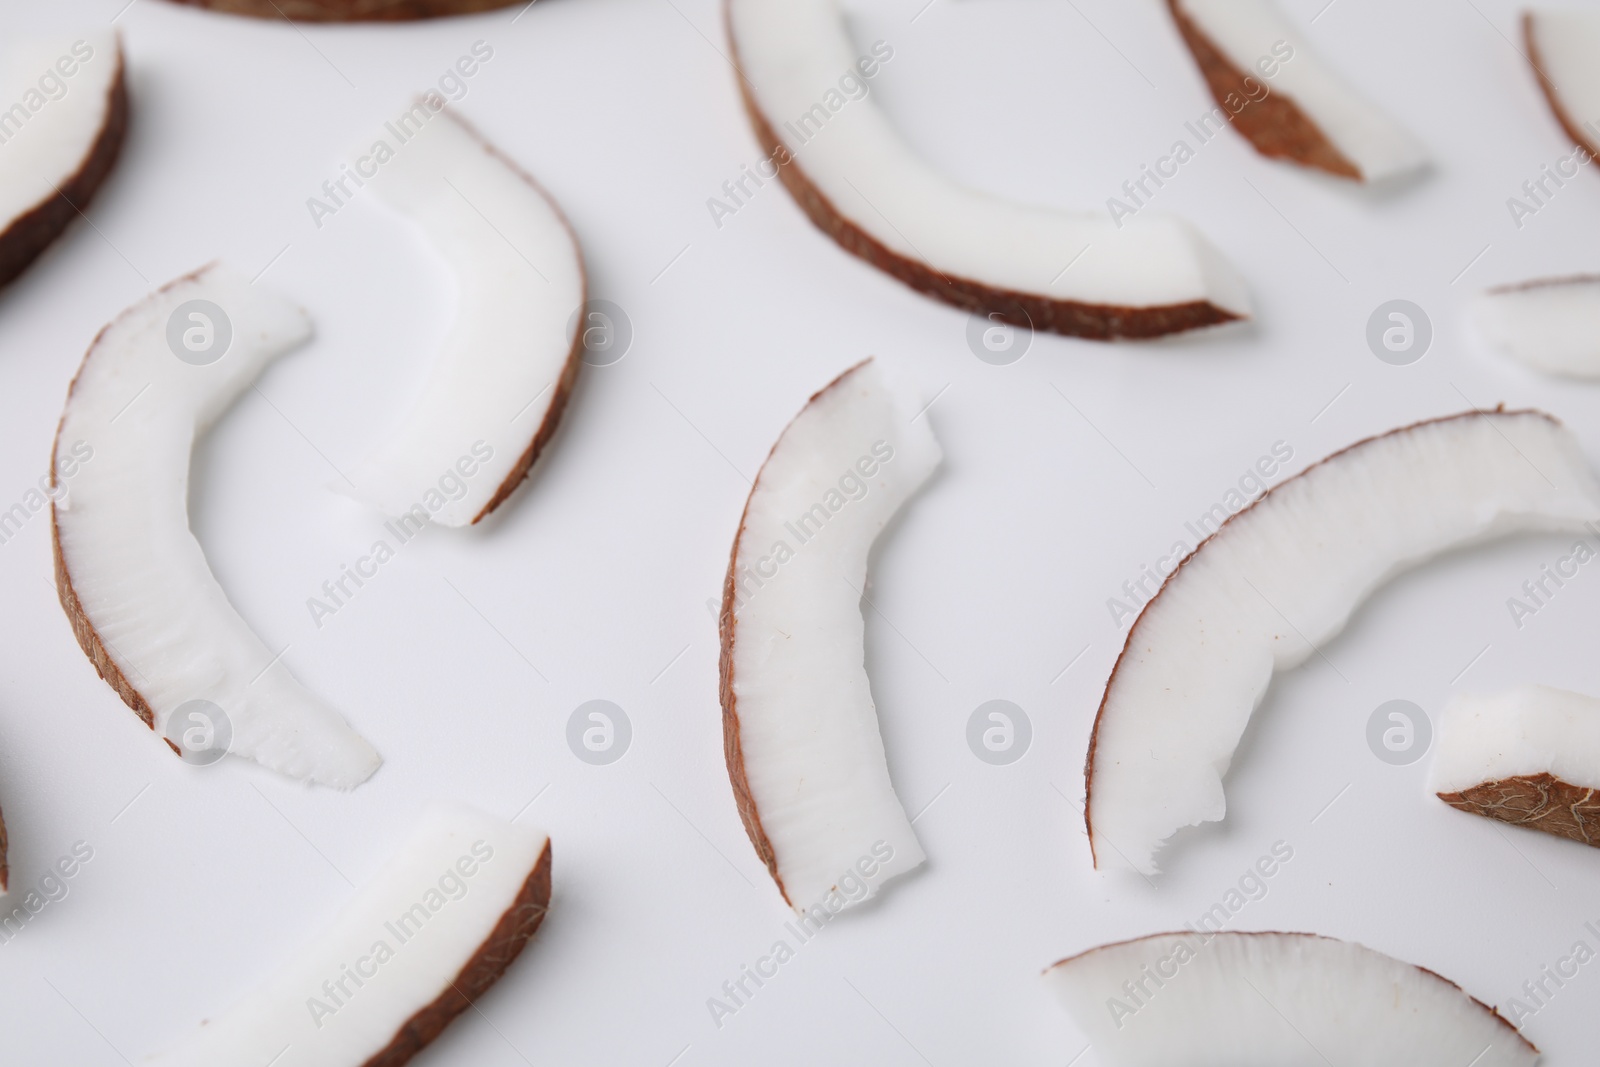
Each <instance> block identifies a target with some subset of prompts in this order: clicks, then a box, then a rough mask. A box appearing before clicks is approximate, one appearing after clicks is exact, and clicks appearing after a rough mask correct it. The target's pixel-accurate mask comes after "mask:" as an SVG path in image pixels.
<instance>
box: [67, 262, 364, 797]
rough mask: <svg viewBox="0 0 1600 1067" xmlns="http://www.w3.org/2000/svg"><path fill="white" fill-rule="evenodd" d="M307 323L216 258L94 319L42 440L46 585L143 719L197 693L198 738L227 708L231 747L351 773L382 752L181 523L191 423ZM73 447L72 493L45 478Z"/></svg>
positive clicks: (233, 395) (228, 396) (164, 725)
mask: <svg viewBox="0 0 1600 1067" xmlns="http://www.w3.org/2000/svg"><path fill="white" fill-rule="evenodd" d="M310 334H311V323H310V320H308V319H307V318H306V315H305V313H304V312H303V311H301V310H300V309H299V308H298V307H295V306H294V305H293V304H291V303H289V302H288V301H286V300H284V299H283V298H282V297H279V296H276V295H273V294H271V293H269V292H267V291H266V290H264V289H262V288H260V287H258V286H255V285H252V284H251V282H250V279H249V278H247V277H245V276H244V275H242V274H239V273H238V272H236V271H234V270H231V269H229V268H227V267H223V266H219V265H215V264H213V265H212V266H208V267H205V268H204V269H202V270H200V271H198V272H196V273H194V274H191V275H188V276H186V277H183V278H179V279H178V280H177V281H175V282H172V283H170V284H169V285H167V286H165V287H164V288H162V289H160V290H159V291H157V292H155V293H153V294H151V295H150V296H149V297H147V298H145V299H144V300H143V301H141V302H140V303H138V304H135V305H134V306H133V307H131V308H129V309H128V310H127V311H124V312H123V313H122V314H121V315H120V316H118V317H117V319H116V320H115V321H113V322H112V323H111V324H110V325H109V326H107V327H106V328H105V329H103V330H101V331H100V335H99V336H98V337H97V338H95V342H94V344H93V345H92V346H91V347H90V348H89V352H88V354H87V355H85V356H84V357H83V365H82V366H81V367H80V368H79V370H78V375H77V377H76V378H75V379H73V382H72V387H71V389H70V390H69V391H68V393H67V403H66V408H65V409H64V410H63V411H62V414H61V424H60V427H59V428H58V429H57V431H56V442H55V447H54V449H53V452H52V458H51V471H52V475H51V481H52V487H53V495H54V496H55V497H56V499H55V502H54V503H53V504H52V522H51V528H52V535H53V538H54V547H55V567H56V588H57V591H58V593H59V594H60V597H61V606H62V607H63V608H65V609H66V612H67V618H68V619H69V620H70V621H71V623H72V629H73V632H74V633H75V634H76V635H77V638H78V644H79V645H81V646H82V647H83V650H84V652H85V653H86V654H87V655H88V657H89V659H90V661H91V662H93V663H94V666H95V670H97V671H99V672H100V676H101V677H102V678H104V679H105V680H106V681H107V682H108V683H109V684H110V685H111V687H112V688H113V689H115V690H116V691H117V694H118V695H119V696H121V697H122V699H123V700H124V701H125V702H126V703H127V704H128V706H129V707H131V708H133V710H134V711H135V712H137V713H138V715H139V718H140V719H141V720H143V721H144V723H145V725H146V726H149V727H151V728H152V729H154V730H158V731H160V732H161V733H162V734H163V735H164V736H168V737H170V734H171V730H169V726H170V725H171V724H169V718H170V717H171V716H172V715H173V713H174V712H175V711H178V710H180V709H184V708H185V706H186V705H187V710H185V711H184V715H183V716H182V722H181V723H180V725H182V726H184V727H187V722H188V719H189V717H190V716H191V715H192V714H194V710H193V709H195V708H196V707H200V708H203V709H204V710H205V714H204V716H203V717H204V718H205V719H206V720H207V721H206V723H205V727H206V729H207V730H208V733H207V734H206V736H205V738H204V742H203V744H204V745H213V744H214V745H220V744H221V743H222V742H221V740H219V737H221V736H223V735H222V734H219V733H218V732H217V731H219V730H220V729H221V728H222V724H223V723H224V722H225V723H226V724H227V727H228V728H229V732H231V736H232V741H231V745H230V746H229V747H228V749H227V751H229V752H231V753H233V754H234V755H239V756H244V757H247V758H249V759H253V760H255V761H256V762H257V763H260V764H263V765H264V766H267V767H271V768H272V769H273V770H275V771H279V772H281V773H283V774H287V775H290V776H291V777H295V778H304V779H308V780H310V781H313V782H319V783H322V784H324V785H332V786H337V787H340V788H349V787H351V786H354V785H357V784H359V783H361V782H363V781H365V780H366V779H367V778H368V777H370V776H371V775H372V772H373V771H375V770H376V769H377V768H378V764H379V762H380V761H379V759H378V754H377V753H376V752H374V751H373V750H372V746H370V745H369V744H367V742H366V741H364V740H363V739H362V738H361V737H359V736H358V735H357V734H356V733H355V732H354V731H352V730H351V729H350V727H349V726H348V725H346V724H345V721H344V719H343V718H342V717H341V716H340V715H339V713H338V712H337V711H335V710H334V709H333V708H331V707H330V706H328V705H327V704H326V703H324V702H323V701H321V700H320V699H318V698H317V697H315V696H313V695H312V694H311V693H309V692H308V691H307V690H306V689H305V688H304V687H302V686H301V685H300V683H299V682H297V681H295V680H294V678H293V677H292V676H291V675H290V673H289V670H288V668H287V667H285V666H284V664H283V661H282V657H281V654H279V655H274V653H273V652H272V651H271V650H269V649H268V648H267V646H266V645H265V644H263V643H262V641H261V639H260V638H259V637H257V636H256V634H255V633H254V631H252V630H251V629H250V627H249V625H248V624H247V623H246V622H245V621H244V620H243V619H241V618H240V617H239V614H238V612H237V611H235V610H234V608H233V605H232V604H230V603H229V602H228V598H227V595H226V594H225V593H224V592H223V591H222V588H221V586H219V585H218V584H217V580H216V578H215V577H214V576H213V575H212V573H211V568H210V566H209V565H208V564H207V563H206V557H205V552H204V551H203V550H202V549H201V547H200V543H199V542H198V541H196V540H195V538H194V535H193V534H192V533H191V532H190V530H189V511H188V493H189V466H190V453H191V451H192V449H193V447H194V443H195V440H196V438H197V437H198V436H199V435H201V434H202V433H204V432H205V430H206V429H207V428H208V427H209V426H210V425H211V424H212V423H213V422H214V421H215V420H216V419H217V418H219V417H220V416H221V415H222V414H223V412H224V411H226V410H227V409H228V408H229V407H230V406H231V405H232V404H233V402H234V401H235V400H236V399H237V398H238V397H239V396H240V394H242V393H243V392H244V391H245V390H247V389H249V388H250V387H251V385H252V384H253V383H254V382H255V380H256V377H257V376H258V375H259V374H260V373H261V371H262V370H263V369H264V368H265V367H266V366H267V364H268V363H270V362H271V361H272V360H273V359H275V358H276V357H277V356H279V355H281V354H282V353H284V352H287V351H289V350H291V349H293V348H296V347H298V346H299V345H300V344H302V343H303V342H304V341H305V340H306V338H307V337H309V336H310ZM179 353H182V355H180V354H179ZM69 457H71V458H72V459H73V460H74V461H76V462H77V464H78V465H77V472H76V474H75V475H74V477H73V479H72V484H71V491H70V493H69V492H65V491H54V490H57V489H60V487H58V486H57V484H56V472H59V471H60V470H61V466H60V464H61V463H63V462H66V461H67V460H68V458H69ZM196 701H204V702H206V703H205V704H203V705H197V704H195V703H193V702H196ZM219 719H220V720H221V721H220V722H219V721H216V720H219ZM185 734H187V729H185ZM167 743H168V744H169V745H171V746H172V748H173V750H174V751H175V752H179V749H178V746H177V745H175V744H173V742H172V741H171V740H168V742H167ZM179 754H180V755H183V754H184V753H183V752H179ZM196 754H197V755H199V756H201V757H202V758H204V757H205V756H206V755H207V753H204V752H200V753H196Z"/></svg>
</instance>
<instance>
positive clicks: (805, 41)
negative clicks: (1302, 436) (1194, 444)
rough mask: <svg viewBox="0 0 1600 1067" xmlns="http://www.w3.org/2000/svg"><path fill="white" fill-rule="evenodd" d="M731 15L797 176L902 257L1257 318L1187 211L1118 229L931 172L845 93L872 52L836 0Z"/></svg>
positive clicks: (982, 274)
mask: <svg viewBox="0 0 1600 1067" xmlns="http://www.w3.org/2000/svg"><path fill="white" fill-rule="evenodd" d="M728 14H729V25H730V27H731V28H732V34H733V39H734V43H735V46H736V48H737V50H738V60H739V64H740V66H741V69H742V70H743V71H744V73H745V75H746V76H747V77H748V79H749V81H750V83H752V84H750V85H747V86H746V88H748V89H749V90H750V91H751V92H752V93H754V95H755V99H756V100H757V102H758V104H759V107H760V110H761V112H762V113H763V114H764V115H765V117H766V118H767V121H768V123H769V124H770V125H771V126H772V129H773V131H774V133H775V134H776V135H777V136H778V137H779V138H780V139H781V140H782V141H783V142H784V145H785V146H786V147H787V148H788V150H789V151H790V152H791V153H793V155H794V158H795V160H796V161H797V163H798V165H799V167H800V169H801V171H802V172H804V174H805V175H806V177H807V178H809V179H810V180H811V182H812V184H814V185H815V186H816V187H817V189H818V190H820V191H821V193H822V194H823V196H825V197H826V198H827V199H828V201H829V202H830V203H831V204H832V205H833V207H834V208H835V210H836V211H838V212H839V213H840V214H841V215H843V216H844V217H845V218H847V219H848V220H849V221H850V222H852V223H853V224H854V225H855V226H857V227H858V228H859V229H861V230H863V231H865V232H866V233H868V234H870V235H871V236H872V237H873V238H874V239H876V240H877V241H879V242H880V243H882V244H883V245H885V246H886V247H888V248H889V249H891V250H892V251H894V252H895V253H897V254H899V255H900V256H903V257H905V258H907V259H912V260H919V261H922V262H925V263H927V264H928V265H929V266H931V267H933V268H934V269H935V270H937V271H939V272H941V273H943V274H945V275H947V276H950V277H955V278H966V279H969V280H972V281H976V282H979V283H982V284H985V285H988V286H991V287H995V288H1000V289H1009V290H1015V291H1018V292H1023V293H1031V294H1036V295H1040V296H1044V297H1048V298H1050V299H1053V300H1063V301H1079V302H1082V303H1088V304H1107V305H1116V306H1122V307H1133V308H1139V307H1156V306H1163V305H1169V304H1182V303H1187V302H1190V301H1209V302H1210V303H1212V304H1214V305H1216V306H1218V307H1220V308H1224V309H1226V310H1228V311H1231V312H1234V313H1235V314H1237V315H1240V316H1246V315H1248V314H1249V310H1250V302H1249V296H1248V294H1247V292H1246V290H1245V285H1244V282H1243V280H1242V279H1241V278H1240V277H1239V276H1238V275H1237V273H1236V272H1235V271H1234V270H1233V268H1232V267H1231V266H1230V265H1229V264H1228V263H1227V262H1226V261H1225V260H1223V258H1222V257H1221V255H1220V254H1219V253H1218V252H1216V250H1215V249H1213V248H1212V246H1211V245H1210V244H1209V243H1208V242H1207V241H1206V240H1205V238H1203V237H1201V236H1200V234H1199V233H1198V232H1197V231H1196V230H1195V229H1193V228H1192V227H1191V226H1189V224H1188V223H1186V222H1184V221H1183V220H1181V219H1177V218H1174V217H1171V216H1164V215H1157V214H1152V213H1147V212H1141V213H1140V214H1138V215H1137V216H1135V217H1133V218H1129V219H1124V220H1123V225H1122V228H1121V229H1118V228H1117V226H1116V224H1115V223H1114V222H1112V221H1111V219H1110V218H1109V217H1108V216H1106V215H1105V214H1103V213H1100V212H1068V211H1061V210H1057V209H1053V208H1046V207H1035V206H1031V205H1024V204H1016V203H1012V202H1009V201H1006V200H1004V199H1001V198H999V197H996V196H990V195H988V194H985V193H981V192H976V191H973V190H970V189H965V188H962V187H961V186H959V185H956V184H955V183H954V182H952V181H950V180H949V179H947V178H945V177H943V176H942V175H940V174H938V173H936V172H935V171H934V170H932V169H931V168H930V167H928V165H927V164H926V163H924V162H923V161H922V160H921V159H919V158H918V157H917V156H916V154H915V153H914V152H913V151H912V150H911V148H910V147H909V146H908V145H907V144H906V143H905V142H904V141H903V140H902V139H901V138H900V135H899V134H898V133H896V132H895V130H894V127H893V126H892V125H891V124H890V122H889V120H888V118H887V117H886V116H885V115H884V113H883V112H882V111H880V110H879V109H878V106H877V103H876V102H875V101H874V100H873V99H872V97H871V96H870V95H867V96H865V97H864V98H862V99H859V100H846V98H845V97H844V95H843V94H842V93H841V92H840V90H839V81H840V78H841V77H842V76H844V75H845V74H846V73H855V74H857V75H858V77H857V82H858V83H860V82H861V79H860V78H859V71H857V69H856V62H857V60H858V59H859V58H860V57H861V56H862V55H863V54H864V51H865V50H861V49H858V48H857V47H856V46H855V45H854V44H853V43H852V42H851V40H850V38H849V36H848V34H847V33H846V30H845V26H844V21H843V18H842V15H841V14H840V11H839V8H838V5H837V3H836V2H835V0H732V2H731V3H730V5H729V8H728ZM863 84H864V83H863ZM813 108H820V109H821V113H822V114H824V115H825V116H826V121H824V122H822V123H821V126H822V128H821V131H820V132H819V133H816V134H815V135H814V136H811V139H810V140H807V141H805V142H804V143H803V144H802V143H801V141H800V140H799V139H798V138H797V137H796V135H795V130H796V129H800V128H801V125H800V120H801V118H802V116H806V115H808V114H810V115H812V116H813V117H812V118H811V119H810V120H809V122H808V123H806V124H805V126H804V128H805V129H806V130H808V131H809V130H811V129H814V128H815V126H816V125H817V123H818V121H819V120H818V119H817V118H816V115H817V114H818V113H817V112H814V111H813V110H812V109H813ZM1085 248H1087V249H1088V251H1087V252H1085V251H1084V249H1085ZM1080 254H1081V255H1082V257H1083V258H1082V260H1081V261H1080V262H1078V263H1077V264H1076V265H1075V266H1073V268H1072V270H1070V271H1066V270H1064V268H1066V266H1067V265H1068V264H1069V263H1072V262H1073V260H1074V259H1075V258H1076V257H1078V256H1079V255H1080Z"/></svg>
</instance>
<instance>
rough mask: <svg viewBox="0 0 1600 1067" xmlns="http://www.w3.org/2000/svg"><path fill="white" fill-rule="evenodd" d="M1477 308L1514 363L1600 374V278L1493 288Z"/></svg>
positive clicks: (1484, 327) (1488, 335) (1491, 337)
mask: <svg viewBox="0 0 1600 1067" xmlns="http://www.w3.org/2000/svg"><path fill="white" fill-rule="evenodd" d="M1596 54H1597V55H1600V52H1597V53H1596ZM1595 114H1596V115H1597V116H1600V110H1596V112H1595ZM1476 313H1477V314H1476V318H1477V324H1478V329H1479V330H1480V331H1481V332H1482V334H1483V336H1484V338H1485V339H1486V340H1487V341H1488V342H1489V343H1490V344H1492V345H1493V346H1494V347H1496V348H1498V349H1500V350H1502V351H1504V352H1507V353H1509V354H1510V355H1511V357H1512V358H1514V359H1516V360H1517V361H1518V362H1520V363H1526V364H1527V365H1528V366H1530V367H1533V368H1534V369H1536V370H1541V371H1545V372H1547V373H1550V374H1562V375H1567V376H1569V377H1574V378H1597V377H1600V277H1577V278H1554V279H1549V280H1543V281H1535V282H1528V283H1525V284H1522V285H1514V286H1507V287H1505V288H1502V289H1491V290H1490V291H1489V292H1487V293H1485V294H1483V295H1482V296H1481V297H1479V298H1478V301H1477V308H1476Z"/></svg>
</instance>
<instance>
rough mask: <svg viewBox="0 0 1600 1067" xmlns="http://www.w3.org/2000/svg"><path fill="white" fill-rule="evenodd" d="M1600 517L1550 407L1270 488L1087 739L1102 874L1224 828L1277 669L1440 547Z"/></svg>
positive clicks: (1148, 618)
mask: <svg viewBox="0 0 1600 1067" xmlns="http://www.w3.org/2000/svg"><path fill="white" fill-rule="evenodd" d="M1596 519H1600V484H1597V483H1596V482H1595V479H1594V476H1593V475H1592V474H1591V473H1590V471H1589V468H1588V465H1587V464H1586V462H1585V460H1584V457H1583V454H1582V453H1581V452H1580V451H1579V448H1578V444H1577V441H1576V440H1575V439H1574V438H1573V437H1572V435H1571V434H1570V433H1569V432H1568V431H1567V430H1566V429H1565V428H1563V427H1562V426H1561V425H1560V424H1559V423H1558V422H1556V421H1555V420H1554V419H1552V418H1550V417H1549V416H1548V415H1545V414H1543V413H1540V412H1508V413H1501V412H1468V413H1466V414H1463V415H1457V416H1453V417H1449V418H1444V419H1437V420H1432V421H1429V422H1423V423H1418V424H1417V425H1415V426H1408V427H1405V428H1402V429H1399V430H1395V431H1392V432H1390V433H1387V434H1384V435H1382V436H1380V437H1375V438H1372V439H1369V440H1367V441H1363V442H1361V443H1359V444H1356V445H1353V446H1351V447H1350V448H1347V449H1345V450H1344V451H1342V452H1338V453H1335V454H1334V455H1332V456H1330V457H1329V458H1327V459H1325V460H1323V461H1322V462H1321V463H1318V464H1315V465H1313V466H1312V467H1310V468H1309V469H1307V470H1306V471H1304V472H1302V473H1301V474H1299V475H1297V476H1296V477H1294V478H1291V479H1290V480H1288V481H1286V482H1283V483H1281V484H1279V485H1278V486H1276V487H1275V488H1273V489H1272V490H1270V491H1269V492H1268V493H1267V494H1266V495H1265V496H1263V497H1262V498H1261V499H1259V500H1258V501H1256V503H1255V504H1254V505H1252V506H1250V507H1249V508H1247V509H1245V510H1244V511H1242V512H1240V513H1238V514H1237V515H1235V516H1234V517H1233V518H1232V520H1230V521H1228V522H1226V523H1225V524H1224V525H1223V526H1222V528H1221V530H1220V531H1218V532H1217V533H1216V534H1215V535H1214V536H1212V537H1210V538H1209V539H1207V540H1206V541H1204V542H1202V543H1201V545H1200V547H1199V548H1197V549H1196V550H1195V551H1194V552H1193V553H1191V554H1190V555H1189V556H1188V558H1187V559H1185V560H1184V562H1183V563H1182V564H1180V566H1179V568H1178V569H1177V570H1176V571H1175V572H1173V574H1172V575H1171V576H1170V577H1169V578H1168V579H1167V580H1166V582H1165V583H1164V584H1163V585H1162V587H1161V590H1160V592H1159V593H1158V594H1157V595H1156V596H1155V597H1154V598H1153V599H1152V600H1151V601H1150V602H1149V603H1148V604H1146V605H1145V607H1144V610H1143V611H1142V612H1141V613H1140V615H1139V618H1138V619H1137V620H1136V621H1135V622H1134V624H1133V627H1132V629H1131V630H1130V632H1129V634H1128V640H1127V644H1126V645H1125V646H1124V648H1123V652H1122V655H1121V657H1120V658H1119V659H1118V661H1117V665H1116V667H1115V668H1114V669H1113V671H1112V674H1111V678H1110V680H1109V681H1108V682H1107V683H1106V691H1105V696H1104V699H1103V700H1102V702H1101V705H1100V713H1099V716H1098V718H1097V719H1096V722H1095V729H1094V735H1093V737H1092V739H1091V741H1090V748H1089V759H1088V765H1087V768H1086V771H1087V775H1088V804H1087V822H1088V826H1089V832H1090V841H1091V845H1092V847H1093V850H1094V857H1095V863H1096V865H1097V866H1116V867H1121V866H1132V867H1133V868H1135V869H1136V870H1138V871H1140V872H1142V873H1144V874H1147V875H1148V874H1153V873H1155V871H1156V862H1155V854H1156V852H1157V850H1158V849H1160V847H1161V846H1162V844H1163V843H1164V842H1165V841H1166V840H1167V838H1169V837H1170V836H1171V835H1172V834H1173V833H1174V832H1175V831H1177V830H1178V829H1180V828H1182V827H1185V826H1192V825H1198V824H1199V823H1203V822H1216V821H1218V820H1220V819H1222V817H1223V814H1224V811H1225V809H1226V803H1225V800H1224V796H1223V788H1222V779H1223V776H1224V775H1225V774H1226V773H1227V771H1228V766H1229V764H1230V763H1231V761H1232V759H1233V752H1234V749H1235V747H1237V745H1238V743H1239V738H1240V736H1241V735H1242V734H1243V733H1244V729H1245V726H1246V725H1247V724H1248V723H1249V721H1250V716H1251V713H1252V712H1253V711H1254V710H1255V708H1256V706H1257V705H1258V704H1259V703H1260V702H1261V698H1262V697H1263V695H1265V693H1266V690H1267V686H1268V684H1269V683H1270V682H1271V680H1272V675H1273V673H1274V672H1275V671H1283V670H1288V669H1290V668H1292V667H1294V666H1297V665H1298V664H1300V663H1302V662H1304V661H1305V660H1306V659H1307V658H1308V657H1310V656H1311V655H1313V654H1314V653H1315V652H1316V651H1317V649H1320V648H1321V647H1322V646H1323V645H1324V644H1325V643H1326V642H1328V641H1329V640H1330V639H1332V638H1333V636H1334V635H1335V634H1337V633H1338V632H1339V631H1340V630H1342V629H1343V628H1344V625H1345V623H1346V622H1347V621H1348V620H1349V618H1350V615H1351V613H1352V612H1354V611H1355V609H1356V608H1357V607H1358V606H1360V604H1361V603H1362V602H1363V601H1364V600H1365V599H1366V598H1367V596H1368V595H1369V594H1370V593H1371V592H1372V591H1373V590H1375V589H1377V588H1378V587H1379V586H1381V585H1383V584H1384V583H1385V582H1386V581H1388V580H1389V579H1390V578H1392V577H1394V576H1395V575H1396V574H1399V573H1400V572H1402V571H1405V570H1407V569H1409V568H1411V567H1414V566H1416V565H1418V564H1420V563H1422V562H1423V561H1425V560H1427V559H1429V558H1431V557H1433V556H1436V555H1438V554H1439V553H1441V552H1445V551H1449V550H1451V549H1455V548H1459V547H1462V546H1465V545H1471V544H1476V543H1480V542H1483V541H1487V540H1490V539H1492V538H1495V537H1499V536H1503V535H1505V534H1509V533H1514V532H1517V531H1525V530H1551V531H1557V530H1559V531H1568V530H1572V531H1575V530H1581V529H1582V528H1583V525H1584V523H1585V522H1590V521H1594V520H1596Z"/></svg>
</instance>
